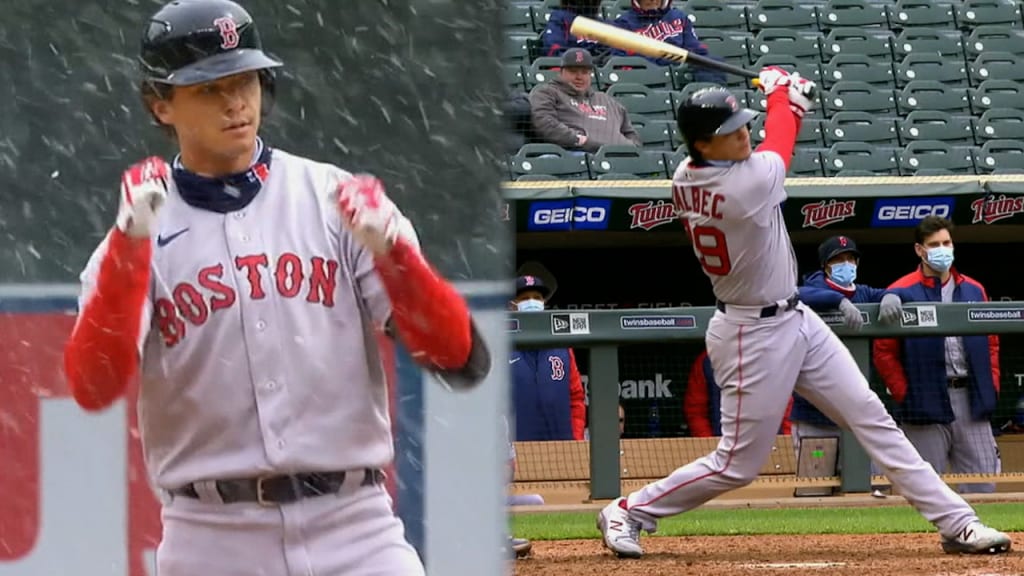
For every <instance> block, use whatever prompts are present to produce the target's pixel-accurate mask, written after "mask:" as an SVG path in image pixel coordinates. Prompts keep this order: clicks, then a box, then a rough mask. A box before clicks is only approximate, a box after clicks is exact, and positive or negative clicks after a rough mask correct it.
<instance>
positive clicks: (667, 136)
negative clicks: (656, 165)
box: [630, 114, 682, 151]
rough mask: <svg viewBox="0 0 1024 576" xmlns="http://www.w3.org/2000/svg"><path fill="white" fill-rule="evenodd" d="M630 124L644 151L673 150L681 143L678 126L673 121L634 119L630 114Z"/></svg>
mask: <svg viewBox="0 0 1024 576" xmlns="http://www.w3.org/2000/svg"><path fill="white" fill-rule="evenodd" d="M630 123H631V124H633V128H634V129H635V130H636V132H637V134H639V135H640V141H641V142H643V148H644V150H659V151H664V150H675V149H676V147H677V146H679V145H680V144H681V143H682V137H681V136H680V135H679V126H678V124H676V121H675V120H652V119H650V118H634V117H633V115H632V114H630Z"/></svg>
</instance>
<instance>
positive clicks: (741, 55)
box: [700, 28, 752, 67]
mask: <svg viewBox="0 0 1024 576" xmlns="http://www.w3.org/2000/svg"><path fill="white" fill-rule="evenodd" d="M750 38H752V36H751V35H750V33H749V32H742V31H738V30H717V29H715V28H709V29H707V30H701V31H700V41H701V42H703V43H704V45H705V46H707V47H708V53H709V54H711V55H712V56H717V57H718V58H721V59H723V60H725V61H726V62H729V63H731V64H735V65H737V66H741V67H745V66H746V65H747V64H749V63H750V53H749V52H748V51H747V43H748V42H749V40H750Z"/></svg>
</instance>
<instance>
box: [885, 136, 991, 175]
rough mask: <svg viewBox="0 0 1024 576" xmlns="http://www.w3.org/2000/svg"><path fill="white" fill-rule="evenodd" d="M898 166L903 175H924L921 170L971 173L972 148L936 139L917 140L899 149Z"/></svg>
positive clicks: (972, 162) (972, 166) (972, 170)
mask: <svg viewBox="0 0 1024 576" xmlns="http://www.w3.org/2000/svg"><path fill="white" fill-rule="evenodd" d="M899 167H900V172H901V173H902V174H903V175H904V176H925V175H926V174H922V171H923V170H928V171H935V170H946V171H949V172H952V173H953V174H973V173H974V150H973V148H972V147H971V146H953V145H951V144H950V143H948V142H940V141H938V140H917V141H914V142H910V143H909V144H907V145H906V146H905V147H904V148H903V149H902V150H900V153H899Z"/></svg>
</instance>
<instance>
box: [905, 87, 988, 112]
mask: <svg viewBox="0 0 1024 576" xmlns="http://www.w3.org/2000/svg"><path fill="white" fill-rule="evenodd" d="M896 106H897V108H898V109H899V113H900V115H901V116H906V115H907V114H910V113H911V112H913V111H914V110H939V111H941V112H949V113H958V112H962V113H969V112H970V111H971V106H970V102H969V99H968V95H967V89H966V88H955V87H952V86H947V85H945V84H943V83H941V82H936V81H935V80H914V81H912V82H908V83H907V85H906V86H904V87H903V89H902V90H898V91H897V92H896Z"/></svg>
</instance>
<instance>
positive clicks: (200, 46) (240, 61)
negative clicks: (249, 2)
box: [139, 0, 282, 86]
mask: <svg viewBox="0 0 1024 576" xmlns="http://www.w3.org/2000/svg"><path fill="white" fill-rule="evenodd" d="M139 63H140V66H141V68H142V72H143V75H144V76H145V78H146V80H148V81H149V82H154V83H158V84H169V85H173V86H187V85H189V84H200V83H203V82H209V81H211V80H216V79H218V78H223V77H225V76H231V75H232V74H239V73H241V72H250V71H253V70H267V69H270V68H277V67H278V66H281V65H282V63H281V62H280V61H279V60H276V59H274V58H271V57H270V56H268V55H267V54H265V53H264V52H263V43H262V42H261V41H260V35H259V32H258V31H257V30H256V22H254V21H253V19H252V16H250V15H249V13H248V12H246V11H245V9H244V8H242V7H241V6H239V5H238V4H236V3H234V2H232V1H231V0H174V1H173V2H170V3H169V4H166V5H165V6H164V7H163V8H161V9H160V10H159V11H158V12H157V13H156V14H154V15H153V16H152V17H151V18H150V19H149V23H148V24H147V26H146V30H145V32H143V35H142V50H141V52H140V54H139Z"/></svg>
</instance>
